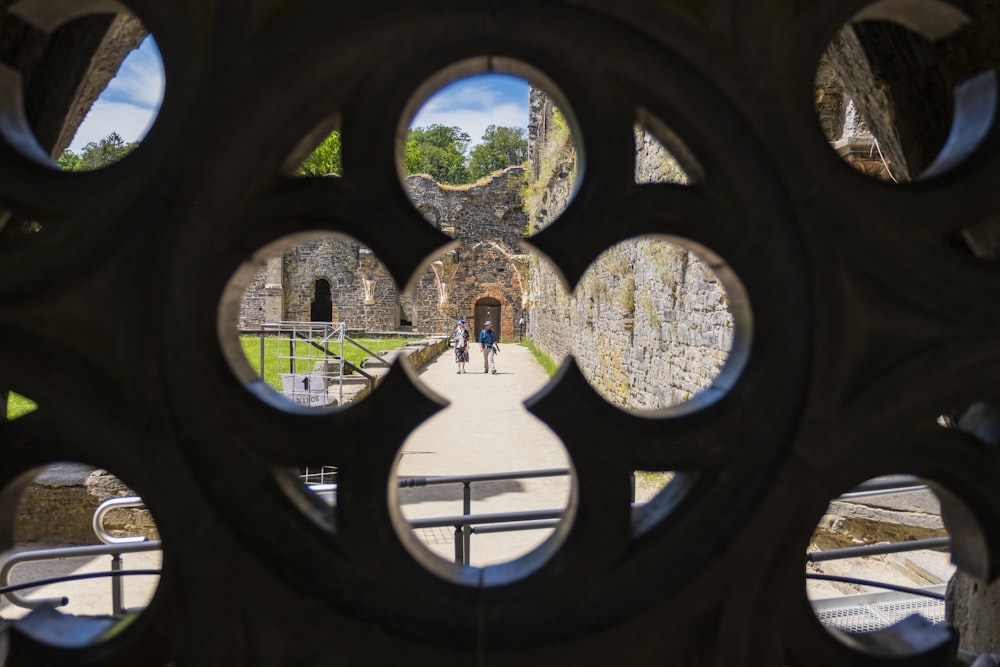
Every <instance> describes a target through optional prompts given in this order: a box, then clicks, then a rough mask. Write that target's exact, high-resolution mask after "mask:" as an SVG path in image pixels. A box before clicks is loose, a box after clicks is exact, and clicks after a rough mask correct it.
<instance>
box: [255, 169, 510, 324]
mask: <svg viewBox="0 0 1000 667" xmlns="http://www.w3.org/2000/svg"><path fill="white" fill-rule="evenodd" d="M524 179H525V172H524V169H523V168H521V167H510V168H508V169H506V170H504V171H503V172H500V173H498V174H495V175H493V176H492V177H491V178H489V179H486V180H484V181H481V182H479V183H476V184H473V185H469V186H462V187H450V186H442V185H439V184H437V183H436V182H434V181H433V180H432V179H431V178H429V177H427V176H410V177H409V178H407V179H406V183H405V185H406V189H407V192H408V193H409V195H410V198H411V200H412V201H413V202H414V205H415V206H416V207H417V209H418V210H419V211H420V212H421V213H423V215H424V217H425V218H427V220H428V222H429V223H430V224H432V225H434V226H435V227H436V228H438V229H440V230H441V231H443V232H444V233H445V234H448V235H449V236H453V237H454V238H455V239H457V240H458V241H459V247H458V248H456V249H454V250H452V251H450V252H448V253H446V254H444V255H443V256H441V257H439V258H437V259H436V260H435V261H433V262H432V263H431V266H430V267H429V268H428V269H427V270H426V271H425V272H424V273H423V274H421V276H420V277H419V279H418V280H417V281H416V282H415V285H414V287H413V288H412V291H411V292H410V293H407V294H403V293H402V292H401V291H400V289H399V287H398V286H397V285H396V283H395V281H394V280H393V279H392V277H391V276H390V275H389V273H388V272H387V271H386V269H385V267H384V266H383V265H382V264H381V262H379V261H378V259H377V258H376V257H375V256H374V255H373V254H372V253H371V251H370V250H368V248H366V247H365V246H364V245H362V244H361V243H360V242H358V241H356V240H352V239H346V238H344V237H336V236H329V237H323V238H320V239H316V240H312V241H309V242H307V243H303V244H301V245H297V246H295V247H293V248H291V249H289V250H287V251H285V252H284V253H283V254H282V255H281V256H278V257H275V258H273V259H272V260H271V261H269V262H268V264H267V266H266V267H264V268H262V269H261V270H260V271H258V273H257V275H256V277H255V279H254V281H253V283H252V284H251V286H250V288H249V289H248V291H247V296H246V297H245V298H244V301H243V304H242V308H241V311H240V327H241V328H256V327H257V326H259V325H260V324H262V323H264V322H276V321H282V320H286V321H308V320H315V321H335V322H341V321H342V322H346V323H347V326H348V327H350V328H358V329H366V330H368V331H397V330H401V329H402V330H414V331H419V332H423V333H448V332H450V331H451V330H452V328H453V325H454V322H455V320H457V319H459V318H465V319H467V320H472V321H473V326H474V327H475V330H476V331H478V329H479V328H481V326H482V320H483V319H485V318H486V317H490V318H492V319H494V320H496V322H494V326H495V327H496V328H497V329H498V330H499V331H500V332H501V335H502V336H503V337H504V338H511V337H512V336H513V334H514V324H515V323H516V322H517V321H518V319H519V318H520V317H521V315H522V313H523V301H524V293H525V289H524V285H525V273H526V270H527V266H528V261H527V256H526V255H524V253H523V250H522V249H521V248H520V239H521V238H522V237H523V235H524V233H525V230H526V229H527V216H526V214H525V213H524V210H523V205H522V191H523V189H524ZM477 307H478V309H479V310H478V312H477ZM487 309H488V310H487ZM477 318H478V320H477Z"/></svg>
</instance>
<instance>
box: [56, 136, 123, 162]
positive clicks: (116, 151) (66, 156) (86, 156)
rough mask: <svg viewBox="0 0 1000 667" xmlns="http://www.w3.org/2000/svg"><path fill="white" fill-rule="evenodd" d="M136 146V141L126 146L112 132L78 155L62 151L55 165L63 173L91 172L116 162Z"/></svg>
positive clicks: (84, 148) (92, 142) (89, 145)
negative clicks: (63, 171)
mask: <svg viewBox="0 0 1000 667" xmlns="http://www.w3.org/2000/svg"><path fill="white" fill-rule="evenodd" d="M138 145H139V142H138V141H133V142H132V143H130V144H127V143H125V140H124V139H122V138H121V135H119V134H118V133H117V132H112V133H111V134H109V135H108V136H106V137H104V138H103V139H101V140H100V141H91V142H90V143H89V144H87V145H86V146H84V147H83V150H82V151H81V152H80V154H79V155H77V154H76V153H74V152H73V151H64V152H63V154H62V155H60V156H59V160H58V161H57V163H58V165H59V168H60V169H63V170H65V171H92V170H94V169H101V168H103V167H107V166H108V165H111V164H114V163H115V162H118V161H119V160H121V159H122V158H123V157H125V156H126V155H128V154H129V153H131V152H132V151H133V150H135V147H136V146H138Z"/></svg>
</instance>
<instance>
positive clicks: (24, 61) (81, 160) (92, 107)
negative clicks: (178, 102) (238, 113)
mask: <svg viewBox="0 0 1000 667" xmlns="http://www.w3.org/2000/svg"><path fill="white" fill-rule="evenodd" d="M105 4H107V5H108V7H109V8H110V11H109V12H108V13H92V12H91V11H88V10H86V9H79V8H76V7H75V6H74V5H73V4H72V3H70V4H65V5H63V6H61V7H57V8H55V9H53V8H52V7H51V6H49V3H44V2H37V1H36V2H20V3H16V4H15V5H14V6H12V7H11V8H10V9H9V10H7V13H8V16H7V17H5V21H6V23H5V29H8V28H9V29H10V30H11V31H12V32H14V33H15V34H17V33H21V34H22V35H24V36H28V35H37V36H38V39H41V40H42V43H43V46H41V48H39V49H38V50H37V51H36V52H30V50H29V49H24V50H22V52H21V54H20V56H21V61H20V62H19V63H18V65H19V69H18V70H17V71H14V70H13V69H12V70H10V76H7V77H3V78H2V79H3V82H4V83H3V84H0V85H3V86H7V87H9V89H8V90H7V91H6V92H7V93H8V94H7V95H3V96H0V98H2V99H6V100H7V101H6V102H5V103H4V104H5V105H9V107H10V108H7V109H6V112H7V113H6V118H5V120H4V121H3V122H2V123H0V128H2V131H3V134H4V136H5V138H6V139H7V140H8V141H9V142H10V143H11V145H13V146H14V147H16V148H17V149H19V150H20V151H21V152H22V153H24V154H25V155H26V156H28V157H31V158H33V159H35V160H37V161H39V162H42V163H43V164H49V165H51V164H53V163H55V164H57V165H58V167H59V168H61V169H63V170H65V171H90V170H94V169H100V168H103V167H107V166H110V165H112V164H114V163H116V162H118V161H120V160H121V159H123V158H124V157H125V156H126V155H128V154H129V153H130V152H131V151H132V150H133V149H134V148H135V147H136V146H137V145H138V144H139V142H141V141H142V139H143V138H144V137H145V136H146V134H147V133H148V131H149V129H150V128H151V127H152V125H153V122H154V121H155V119H156V115H157V113H158V112H159V109H160V106H161V105H162V103H163V93H164V82H165V73H164V67H163V60H162V58H161V56H160V52H159V48H158V46H157V44H156V40H155V38H154V37H153V36H152V35H151V34H149V32H148V31H147V29H146V27H145V26H144V25H143V23H142V21H141V20H140V19H139V18H138V17H137V16H136V15H135V14H133V13H132V12H131V11H129V10H128V9H127V8H126V7H125V6H124V5H122V4H119V3H113V2H112V3H105ZM26 38H27V37H25V39H26ZM29 73H30V74H29ZM34 82H38V83H37V84H36V83H34Z"/></svg>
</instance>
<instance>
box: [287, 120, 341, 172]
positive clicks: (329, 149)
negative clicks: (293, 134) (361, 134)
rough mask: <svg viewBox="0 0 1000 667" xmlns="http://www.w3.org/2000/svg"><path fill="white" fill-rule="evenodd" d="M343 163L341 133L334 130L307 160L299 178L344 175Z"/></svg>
mask: <svg viewBox="0 0 1000 667" xmlns="http://www.w3.org/2000/svg"><path fill="white" fill-rule="evenodd" d="M343 169H344V166H343V161H342V157H341V148H340V132H339V131H338V130H334V131H333V132H332V133H330V136H328V137H327V138H326V139H324V140H323V143H321V144H320V145H319V146H317V147H316V150H314V151H313V152H312V154H311V155H310V156H309V157H308V158H306V161H305V162H303V163H302V166H301V167H299V170H298V171H297V172H296V175H297V176H326V175H327V174H341V173H343Z"/></svg>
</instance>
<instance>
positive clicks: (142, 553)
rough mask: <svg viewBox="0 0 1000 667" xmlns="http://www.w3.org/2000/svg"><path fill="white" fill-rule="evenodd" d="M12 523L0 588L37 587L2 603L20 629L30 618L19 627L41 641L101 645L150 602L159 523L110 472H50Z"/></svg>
mask: <svg viewBox="0 0 1000 667" xmlns="http://www.w3.org/2000/svg"><path fill="white" fill-rule="evenodd" d="M14 521H15V522H14V527H13V539H14V546H13V548H12V549H9V550H7V551H6V552H4V554H3V555H2V556H0V559H2V562H3V565H2V566H0V586H4V587H7V586H18V585H21V584H29V583H32V582H38V584H37V585H33V586H30V587H28V588H24V589H21V590H15V591H10V592H8V593H6V594H5V595H2V596H0V617H2V618H3V619H5V620H7V621H11V622H14V623H18V622H19V621H18V620H17V619H24V618H25V617H27V616H29V615H32V616H33V617H34V618H33V619H32V622H26V623H24V625H23V626H19V627H20V628H21V630H22V631H23V632H25V633H26V634H28V635H31V636H34V637H35V638H36V639H37V640H38V641H41V642H43V643H49V644H51V643H53V639H52V638H53V637H54V636H58V637H59V639H58V640H57V641H55V642H54V643H55V644H56V645H58V646H61V647H65V648H80V647H83V646H88V645H92V644H95V643H98V642H100V641H102V640H103V639H104V638H107V637H110V636H113V635H114V634H115V633H116V632H117V631H118V630H119V629H121V628H125V627H127V625H128V624H129V623H130V622H132V621H133V620H134V617H135V616H136V615H137V614H139V613H141V612H142V611H143V610H144V609H145V608H146V607H147V606H148V605H149V603H150V601H151V600H152V598H153V595H154V594H155V592H156V588H157V586H158V584H159V580H160V575H159V573H160V569H161V567H162V549H161V543H160V541H159V532H158V529H157V527H156V522H155V521H154V519H153V517H152V516H151V514H150V513H149V511H148V510H147V509H146V507H145V504H144V503H143V501H142V498H141V497H139V496H138V495H137V494H136V493H135V492H134V491H133V490H132V489H130V488H129V487H128V486H126V485H125V484H124V483H123V482H122V481H121V480H120V479H118V478H117V477H115V476H114V475H112V474H111V473H109V472H108V471H106V470H103V469H99V468H94V467H92V466H88V465H83V464H78V463H67V462H63V463H56V464H52V465H49V466H47V467H45V468H44V469H42V470H41V471H39V472H38V474H37V475H35V477H34V478H33V480H32V481H31V482H30V483H29V484H28V485H27V486H26V487H25V489H24V491H23V492H22V494H21V496H20V499H19V501H18V505H17V510H16V515H15V520H14ZM116 554H117V555H116ZM39 619H40V620H39ZM47 628H48V629H47ZM52 628H62V629H63V630H62V631H61V632H58V633H57V632H55V631H53V630H52Z"/></svg>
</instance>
